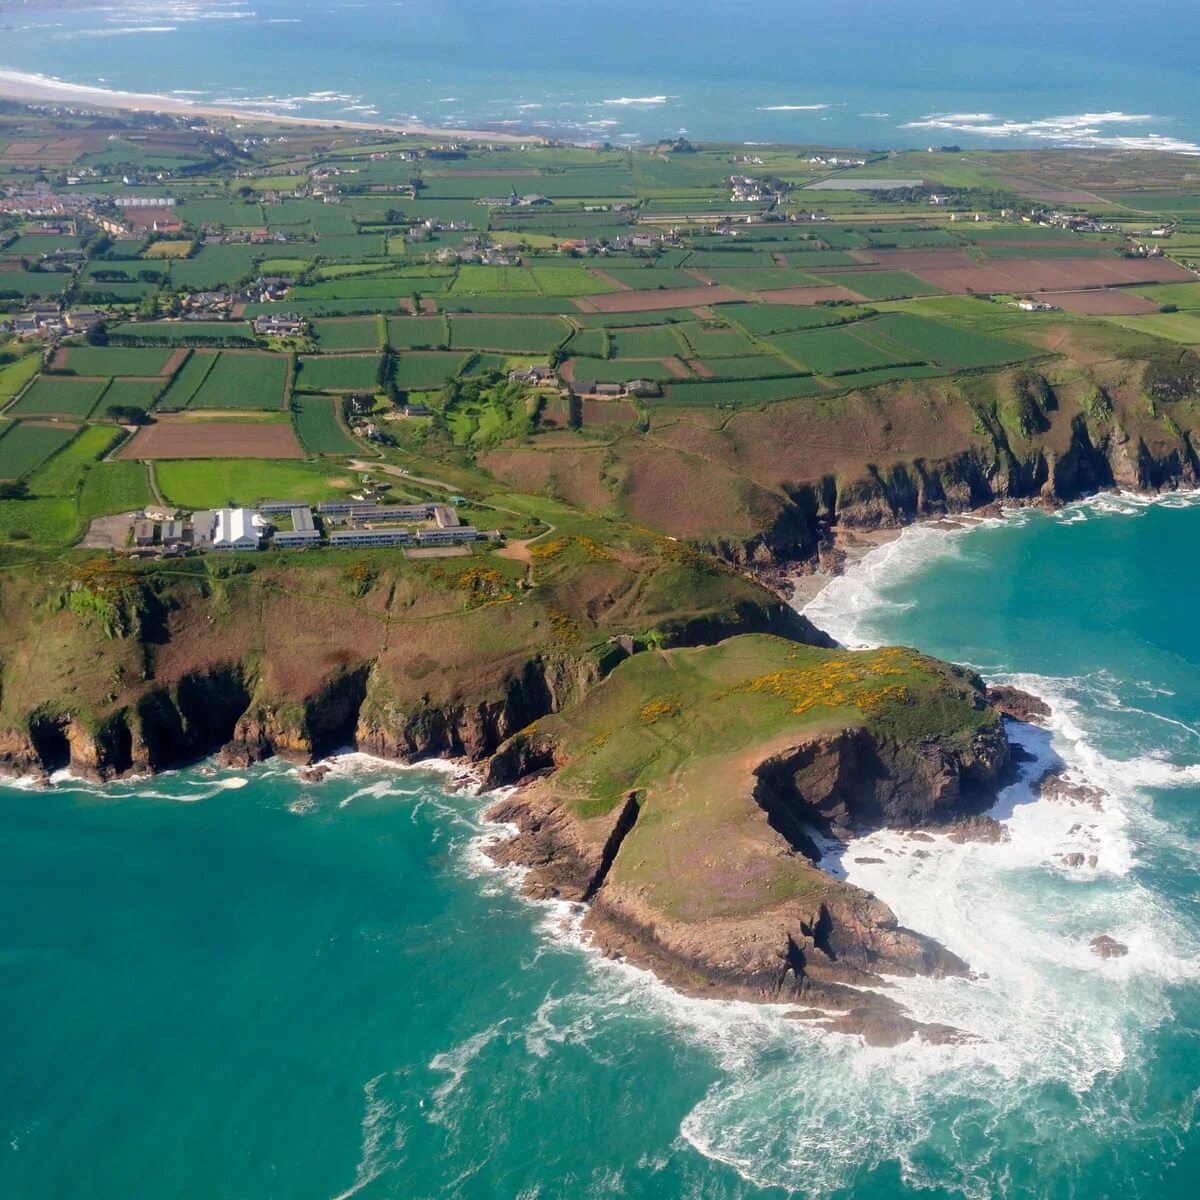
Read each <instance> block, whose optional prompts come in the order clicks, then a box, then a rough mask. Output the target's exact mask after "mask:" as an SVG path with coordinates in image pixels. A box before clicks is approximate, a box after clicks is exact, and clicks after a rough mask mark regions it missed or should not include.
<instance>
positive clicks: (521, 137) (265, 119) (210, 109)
mask: <svg viewBox="0 0 1200 1200" xmlns="http://www.w3.org/2000/svg"><path fill="white" fill-rule="evenodd" d="M0 99H4V100H15V101H18V102H19V103H22V104H52V105H59V106H64V107H74V106H82V107H85V108H97V109H104V110H107V111H114V112H139V113H151V114H157V115H162V116H172V117H187V116H194V117H206V118H207V117H217V118H220V119H222V120H233V121H244V122H247V123H253V124H271V125H287V126H294V127H295V128H297V129H302V128H306V127H307V128H312V129H331V130H343V129H344V130H346V131H347V132H350V133H396V134H400V135H401V136H406V137H430V138H449V139H458V140H467V141H472V142H479V141H483V142H505V143H508V144H520V143H524V142H536V143H538V144H539V145H545V144H546V143H547V142H548V141H550V140H551V139H549V138H547V137H546V136H545V135H544V134H537V133H513V132H511V131H510V132H500V131H497V132H490V131H488V130H481V129H451V128H440V127H436V126H432V125H408V124H403V125H401V124H395V123H390V122H386V121H373V122H366V121H335V120H332V119H330V118H329V117H298V116H294V115H283V114H280V115H277V114H275V113H272V112H269V111H262V110H255V109H249V108H238V107H227V106H224V105H209V104H196V103H194V102H193V101H191V100H181V99H179V98H178V97H172V96H163V95H160V94H158V93H156V92H123V91H114V90H111V89H109V88H102V87H94V86H91V85H88V84H82V83H67V82H66V81H65V80H62V79H56V78H54V77H53V76H52V75H38V74H36V73H33V72H26V71H17V70H14V69H12V68H11V67H0Z"/></svg>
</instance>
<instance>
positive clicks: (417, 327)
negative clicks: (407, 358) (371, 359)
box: [387, 317, 450, 350]
mask: <svg viewBox="0 0 1200 1200" xmlns="http://www.w3.org/2000/svg"><path fill="white" fill-rule="evenodd" d="M387 334H388V343H389V344H390V345H391V346H393V347H394V348H395V349H397V350H414V349H418V348H421V347H430V348H432V347H434V346H448V345H449V344H450V326H449V325H448V324H447V323H446V318H445V317H388V319H387Z"/></svg>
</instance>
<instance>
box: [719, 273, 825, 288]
mask: <svg viewBox="0 0 1200 1200" xmlns="http://www.w3.org/2000/svg"><path fill="white" fill-rule="evenodd" d="M704 274H705V275H707V276H708V277H709V278H710V279H715V280H716V281H717V283H719V284H720V285H721V286H722V287H731V288H737V290H738V291H739V292H764V291H768V290H771V289H775V288H790V287H819V286H820V285H821V284H822V283H823V282H824V279H823V278H821V277H818V276H816V275H810V274H809V273H808V272H807V271H798V270H797V269H796V268H795V267H767V268H764V269H763V270H755V269H753V268H749V269H746V270H738V269H736V268H734V269H730V268H720V269H714V270H706V271H705V272H704Z"/></svg>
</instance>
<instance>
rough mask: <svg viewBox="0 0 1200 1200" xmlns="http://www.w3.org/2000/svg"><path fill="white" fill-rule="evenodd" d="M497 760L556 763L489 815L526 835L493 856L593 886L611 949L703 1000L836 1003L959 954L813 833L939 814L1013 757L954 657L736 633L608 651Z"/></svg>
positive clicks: (557, 884)
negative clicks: (679, 645) (599, 670)
mask: <svg viewBox="0 0 1200 1200" xmlns="http://www.w3.org/2000/svg"><path fill="white" fill-rule="evenodd" d="M497 762H498V763H500V764H504V763H511V762H520V763H522V764H523V765H525V766H537V765H550V764H553V765H554V767H555V770H554V771H553V773H552V774H549V775H547V776H545V777H543V778H539V779H537V780H536V781H534V782H533V783H532V784H530V785H528V786H526V787H525V788H524V789H522V790H520V791H518V792H517V793H515V794H514V795H513V796H512V797H510V798H509V799H507V800H506V801H503V802H502V803H501V804H500V805H498V806H497V808H496V809H495V810H494V815H495V816H496V817H497V818H499V819H503V820H506V821H510V822H513V823H515V824H516V825H517V826H518V828H519V829H520V833H519V834H518V835H517V836H516V837H515V838H514V839H513V840H511V841H510V842H508V843H506V844H504V845H502V846H500V847H498V849H497V851H496V853H497V856H498V857H499V858H500V859H502V860H503V861H512V862H522V863H525V864H528V865H530V866H531V867H532V870H531V871H530V874H529V876H528V877H527V887H528V888H529V890H530V891H531V892H533V893H534V894H539V895H558V896H564V897H567V898H572V899H583V900H590V901H591V902H592V907H591V910H590V912H589V915H588V918H587V925H588V926H589V927H590V928H591V929H592V930H593V932H594V933H595V935H596V936H597V938H598V939H599V941H600V943H601V945H603V946H604V947H605V948H606V949H608V950H610V951H611V952H614V953H621V954H625V955H627V956H629V957H630V958H631V959H633V960H635V961H638V962H641V963H644V964H646V965H649V966H652V967H653V968H654V969H655V970H656V971H658V972H659V973H660V974H662V975H663V976H665V977H666V978H668V979H669V980H671V981H672V982H674V983H676V984H677V985H678V986H681V987H683V988H684V989H685V990H689V991H692V992H695V993H697V994H700V995H733V996H740V997H744V998H751V999H771V1000H787V999H793V998H797V997H808V999H809V1000H810V1002H813V1001H815V1002H819V1003H820V1004H822V1005H823V1006H828V1007H836V1008H847V1007H852V1006H854V1005H857V1004H859V1003H861V1002H862V995H861V994H860V993H858V992H857V990H856V986H857V985H862V984H865V983H871V982H876V983H877V982H878V980H877V976H878V975H879V974H888V973H903V974H911V973H932V974H939V973H958V972H961V971H962V970H964V969H965V967H964V964H962V963H961V962H959V961H958V960H957V959H956V958H954V956H953V955H950V954H948V953H947V952H945V951H944V950H943V949H942V948H941V947H939V946H937V945H936V944H935V943H933V942H931V941H929V940H928V939H926V938H923V937H922V936H921V935H919V934H916V933H913V932H911V931H909V930H906V929H903V928H902V927H900V926H899V925H898V924H897V922H896V920H895V917H894V916H893V915H892V914H891V913H890V911H889V910H888V909H887V908H886V906H884V905H882V904H880V903H879V902H878V901H876V900H874V899H873V898H872V897H870V896H868V895H866V894H865V893H863V892H861V891H859V890H858V889H856V888H853V887H850V886H849V885H847V884H845V883H842V882H840V881H838V880H837V879H835V878H834V877H833V876H831V875H829V874H827V873H826V872H825V871H823V870H821V869H820V868H819V867H818V866H817V865H816V864H815V863H814V861H813V858H812V857H811V856H812V855H813V853H814V850H813V844H812V840H811V836H810V835H811V831H812V830H814V829H819V830H823V831H825V832H826V833H829V832H832V833H833V834H835V835H837V834H839V833H852V832H854V831H856V830H860V829H863V828H870V827H875V826H878V825H882V824H890V825H896V826H899V827H910V828H911V827H916V826H928V825H946V824H950V823H952V822H955V821H957V820H958V819H960V818H961V817H963V816H964V815H965V814H966V813H968V812H969V811H971V809H972V808H973V807H974V806H975V805H976V802H977V801H978V800H979V799H980V798H981V797H983V796H984V795H987V794H989V793H990V791H991V789H993V787H994V785H995V783H996V782H997V780H998V779H999V777H1000V775H1001V773H1002V771H1003V770H1004V769H1005V768H1006V767H1007V765H1008V762H1009V753H1008V743H1007V740H1006V738H1005V736H1004V732H1003V729H1002V726H1001V722H1000V718H999V716H998V715H997V714H996V713H995V712H994V711H993V710H992V709H991V708H990V707H989V705H988V703H987V699H986V693H985V690H984V688H983V685H982V683H981V682H980V680H979V679H978V677H976V676H974V675H973V674H972V673H970V672H968V671H964V670H962V669H961V668H957V667H952V666H948V665H946V664H944V663H940V662H937V661H936V660H934V659H930V658H926V657H924V656H922V655H920V654H917V653H915V652H913V651H910V650H906V649H901V648H890V649H884V650H876V651H863V652H849V651H844V650H837V649H822V648H818V647H814V646H808V645H800V644H797V643H795V642H791V641H788V640H786V639H784V638H779V637H774V636H767V635H747V636H740V637H734V638H730V639H727V640H725V641H723V642H721V643H720V644H718V645H714V646H708V647H701V648H692V649H678V650H667V651H661V652H653V653H647V654H642V655H638V656H636V657H635V658H633V659H630V660H629V661H627V662H625V663H622V664H621V665H620V666H618V667H617V668H616V670H614V671H613V673H612V674H611V676H610V677H609V678H608V679H606V680H605V681H604V682H603V683H602V684H600V685H599V686H597V687H596V688H594V689H593V690H592V691H591V692H590V693H589V694H588V695H587V696H586V697H585V698H584V700H583V701H582V702H581V703H580V704H578V705H576V706H574V707H572V708H571V709H570V710H568V711H565V712H562V713H559V714H557V715H555V716H551V717H548V718H546V719H545V720H542V721H539V722H538V723H537V724H536V726H534V727H533V728H530V729H526V730H523V731H522V732H521V733H520V734H518V735H517V737H516V738H514V739H513V740H512V742H511V743H510V744H509V745H508V746H506V747H505V748H504V749H503V750H502V752H501V754H500V755H499V756H498V758H497Z"/></svg>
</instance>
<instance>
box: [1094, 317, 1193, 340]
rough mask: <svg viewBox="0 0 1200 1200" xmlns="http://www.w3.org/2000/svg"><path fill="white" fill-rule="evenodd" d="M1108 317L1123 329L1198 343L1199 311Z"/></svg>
mask: <svg viewBox="0 0 1200 1200" xmlns="http://www.w3.org/2000/svg"><path fill="white" fill-rule="evenodd" d="M1110 319H1111V320H1112V321H1113V323H1114V324H1117V325H1120V326H1122V327H1123V328H1125V329H1136V330H1137V331H1138V332H1139V333H1149V334H1153V335H1154V336H1155V337H1160V338H1166V339H1167V340H1168V341H1171V342H1182V343H1183V344H1184V345H1188V346H1196V345H1200V312H1177V313H1148V314H1146V315H1144V316H1121V317H1112V318H1110Z"/></svg>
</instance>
